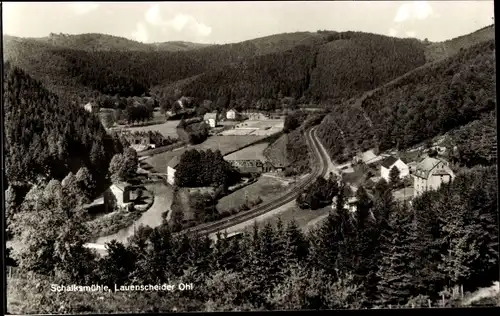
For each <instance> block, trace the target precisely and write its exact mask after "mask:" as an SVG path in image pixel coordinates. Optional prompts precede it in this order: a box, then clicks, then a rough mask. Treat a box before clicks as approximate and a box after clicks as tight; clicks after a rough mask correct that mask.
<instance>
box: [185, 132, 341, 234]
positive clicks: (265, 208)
mask: <svg viewBox="0 0 500 316" xmlns="http://www.w3.org/2000/svg"><path fill="white" fill-rule="evenodd" d="M315 131H316V128H315V127H313V128H312V129H310V130H308V131H307V132H306V133H305V135H306V142H307V144H308V146H309V148H310V149H311V151H312V152H313V153H314V162H313V171H312V172H311V174H310V175H309V176H307V177H306V178H305V179H304V180H302V181H300V182H299V184H297V185H296V186H294V187H293V188H292V189H290V190H289V191H288V192H286V193H284V194H283V195H281V196H280V197H278V198H276V199H274V200H273V201H270V202H268V203H266V204H264V205H261V206H258V207H256V208H255V209H252V210H249V211H246V212H241V213H238V214H236V215H233V216H231V217H229V218H225V219H223V220H220V221H217V222H213V223H208V224H204V225H199V226H196V227H193V228H191V229H188V230H185V231H182V232H180V234H182V233H189V232H197V233H200V234H208V235H210V236H213V234H215V233H217V232H224V231H228V232H233V231H238V230H241V229H243V228H244V227H247V226H248V225H253V223H254V222H255V221H256V220H258V219H259V218H264V217H266V218H267V217H270V216H274V215H277V214H279V213H280V212H283V211H285V210H286V209H287V208H288V207H284V206H285V205H289V206H291V205H293V203H294V202H295V199H296V198H297V196H298V195H299V194H300V192H302V190H303V189H304V188H306V187H307V186H309V185H310V184H311V183H313V182H314V180H315V179H316V178H317V177H319V176H325V175H328V170H329V168H330V167H332V166H333V164H332V163H331V160H330V158H329V156H328V155H327V154H326V150H325V149H324V147H323V146H322V144H321V143H320V142H319V140H318V138H317V136H316V133H315ZM329 162H330V164H332V166H330V165H329ZM333 167H334V166H333ZM234 227H237V228H238V229H235V228H234Z"/></svg>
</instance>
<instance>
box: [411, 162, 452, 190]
mask: <svg viewBox="0 0 500 316" xmlns="http://www.w3.org/2000/svg"><path fill="white" fill-rule="evenodd" d="M454 178H455V174H454V173H453V171H452V170H451V168H450V167H449V166H448V162H447V161H444V160H441V159H436V158H431V157H427V158H425V159H424V160H422V161H421V162H420V163H419V164H418V165H417V167H416V169H415V172H413V186H414V196H419V195H421V194H422V193H423V192H425V191H429V190H437V189H438V188H439V187H440V186H441V185H442V184H443V183H448V182H450V181H452V180H453V179H454Z"/></svg>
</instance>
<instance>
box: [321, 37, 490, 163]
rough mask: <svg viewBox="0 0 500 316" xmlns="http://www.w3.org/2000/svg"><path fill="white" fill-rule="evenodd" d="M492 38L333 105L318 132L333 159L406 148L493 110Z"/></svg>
mask: <svg viewBox="0 0 500 316" xmlns="http://www.w3.org/2000/svg"><path fill="white" fill-rule="evenodd" d="M495 104H496V88H495V42H494V41H492V40H491V41H488V42H484V43H480V44H478V45H475V46H473V47H471V48H470V49H467V50H464V51H462V52H460V53H459V54H457V55H455V56H454V57H451V58H447V59H445V60H442V61H439V62H436V63H433V64H430V65H429V66H426V67H422V68H421V69H417V70H415V71H413V72H412V73H411V74H410V75H407V76H404V77H402V78H400V79H398V80H396V81H395V82H393V83H391V84H389V85H387V86H384V87H382V88H381V89H378V90H377V91H375V92H374V93H373V94H371V95H370V96H368V97H367V98H365V99H364V100H363V102H362V104H361V107H353V106H339V107H335V108H334V110H333V113H332V114H331V115H329V116H327V118H326V119H325V121H324V122H323V124H321V125H320V127H319V129H318V135H319V136H320V137H321V139H322V141H323V143H324V144H325V146H326V147H327V148H328V150H329V152H330V154H331V155H332V157H333V158H335V159H338V160H345V159H347V158H348V157H349V156H351V155H352V154H353V153H355V152H356V151H358V150H367V149H369V148H371V147H379V149H380V150H386V149H389V148H399V149H402V148H407V147H409V146H412V145H415V144H417V143H419V142H423V141H424V140H426V139H429V138H432V137H434V136H437V135H439V134H442V133H445V132H447V131H449V130H452V129H454V128H457V127H459V126H461V125H464V124H467V123H468V122H471V121H474V120H476V119H479V118H480V116H481V114H482V113H488V112H490V111H494V110H495Z"/></svg>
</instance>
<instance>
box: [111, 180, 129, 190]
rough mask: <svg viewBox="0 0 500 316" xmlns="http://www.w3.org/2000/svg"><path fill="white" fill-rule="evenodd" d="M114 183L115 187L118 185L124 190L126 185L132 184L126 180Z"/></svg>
mask: <svg viewBox="0 0 500 316" xmlns="http://www.w3.org/2000/svg"><path fill="white" fill-rule="evenodd" d="M112 185H114V186H115V187H117V188H118V189H120V190H122V191H124V190H125V188H126V187H129V186H130V184H129V183H127V182H124V181H118V182H114V183H113V184H112Z"/></svg>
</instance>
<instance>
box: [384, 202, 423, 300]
mask: <svg viewBox="0 0 500 316" xmlns="http://www.w3.org/2000/svg"><path fill="white" fill-rule="evenodd" d="M389 219H390V222H389V227H388V229H387V230H386V231H385V232H384V234H383V235H382V240H381V241H382V245H381V250H382V258H381V261H380V267H379V271H378V272H377V276H378V277H379V282H378V285H377V288H378V298H379V299H378V302H379V303H380V304H382V305H383V306H384V307H387V306H388V305H402V304H405V303H406V302H407V301H408V299H409V298H410V296H411V295H412V290H413V288H412V287H413V284H412V281H413V274H414V268H415V267H414V265H413V260H414V258H413V255H412V251H411V249H410V243H409V240H410V233H409V230H410V229H411V225H412V216H411V213H410V212H409V211H408V209H407V208H406V207H404V206H400V207H398V208H397V209H395V210H394V212H392V213H391V214H390V215H389Z"/></svg>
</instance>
